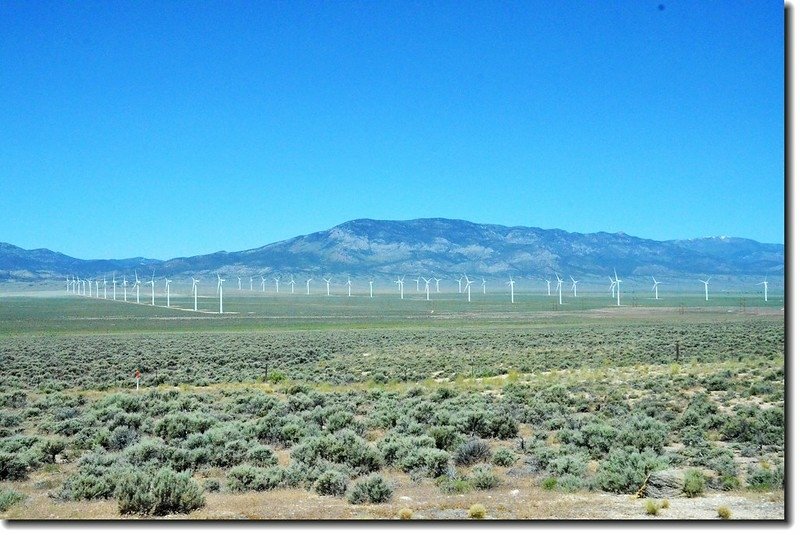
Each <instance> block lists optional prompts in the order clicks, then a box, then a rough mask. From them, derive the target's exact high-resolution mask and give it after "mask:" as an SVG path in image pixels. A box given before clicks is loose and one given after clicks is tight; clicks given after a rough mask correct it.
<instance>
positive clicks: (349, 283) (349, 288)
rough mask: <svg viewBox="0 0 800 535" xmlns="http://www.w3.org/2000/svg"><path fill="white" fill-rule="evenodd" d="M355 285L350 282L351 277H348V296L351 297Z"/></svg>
mask: <svg viewBox="0 0 800 535" xmlns="http://www.w3.org/2000/svg"><path fill="white" fill-rule="evenodd" d="M352 287H353V283H352V282H350V277H347V297H350V290H351V289H352Z"/></svg>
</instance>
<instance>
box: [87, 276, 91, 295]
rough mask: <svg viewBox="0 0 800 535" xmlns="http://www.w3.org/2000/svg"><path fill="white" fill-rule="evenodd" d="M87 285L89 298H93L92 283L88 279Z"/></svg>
mask: <svg viewBox="0 0 800 535" xmlns="http://www.w3.org/2000/svg"><path fill="white" fill-rule="evenodd" d="M86 284H88V286H89V297H91V296H92V281H91V280H89V279H86Z"/></svg>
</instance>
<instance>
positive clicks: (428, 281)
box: [422, 277, 431, 301]
mask: <svg viewBox="0 0 800 535" xmlns="http://www.w3.org/2000/svg"><path fill="white" fill-rule="evenodd" d="M422 280H423V281H424V282H425V301H430V300H431V279H426V278H425V277H422Z"/></svg>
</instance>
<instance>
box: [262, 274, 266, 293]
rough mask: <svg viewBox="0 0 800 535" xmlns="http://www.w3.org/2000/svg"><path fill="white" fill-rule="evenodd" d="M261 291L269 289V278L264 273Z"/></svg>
mask: <svg viewBox="0 0 800 535" xmlns="http://www.w3.org/2000/svg"><path fill="white" fill-rule="evenodd" d="M261 291H262V292H266V291H267V278H266V277H265V276H264V275H261Z"/></svg>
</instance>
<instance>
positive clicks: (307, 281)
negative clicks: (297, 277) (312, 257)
mask: <svg viewBox="0 0 800 535" xmlns="http://www.w3.org/2000/svg"><path fill="white" fill-rule="evenodd" d="M312 280H314V279H306V295H311V281H312Z"/></svg>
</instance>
